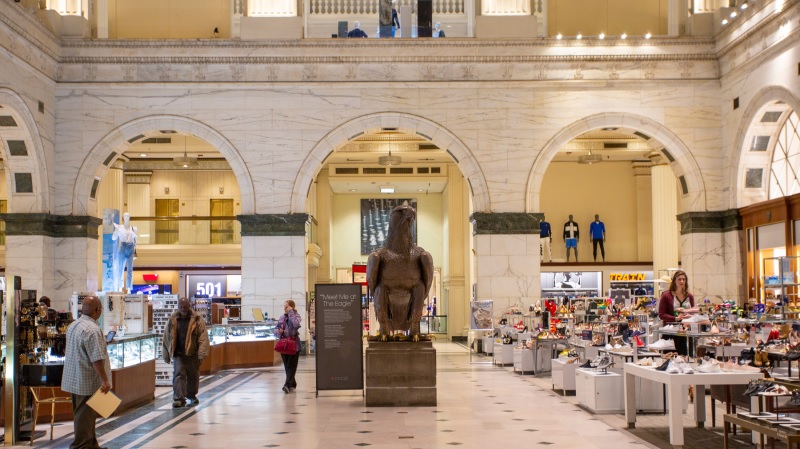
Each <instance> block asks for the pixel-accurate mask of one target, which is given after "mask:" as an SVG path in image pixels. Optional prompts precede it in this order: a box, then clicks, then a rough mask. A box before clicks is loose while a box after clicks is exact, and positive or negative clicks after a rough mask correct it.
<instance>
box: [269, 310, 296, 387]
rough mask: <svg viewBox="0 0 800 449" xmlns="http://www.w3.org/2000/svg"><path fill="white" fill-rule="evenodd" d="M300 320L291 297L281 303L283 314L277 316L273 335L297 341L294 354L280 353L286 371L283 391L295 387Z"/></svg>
mask: <svg viewBox="0 0 800 449" xmlns="http://www.w3.org/2000/svg"><path fill="white" fill-rule="evenodd" d="M301 323H302V321H301V319H300V314H299V313H297V308H296V306H295V304H294V301H292V300H291V299H289V300H287V301H285V302H284V303H283V315H281V317H280V318H278V325H277V326H276V327H275V336H276V337H278V338H284V337H288V338H293V339H294V340H295V341H296V342H297V352H296V353H294V354H281V359H283V369H284V370H285V371H286V381H285V382H284V383H283V388H281V389H282V390H283V392H284V393H289V392H290V391H294V389H295V388H297V380H296V379H295V374H296V373H297V362H298V361H299V360H300V333H299V330H300V325H301Z"/></svg>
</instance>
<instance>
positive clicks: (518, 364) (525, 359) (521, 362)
mask: <svg viewBox="0 0 800 449" xmlns="http://www.w3.org/2000/svg"><path fill="white" fill-rule="evenodd" d="M533 368H534V367H533V349H524V348H517V347H515V348H514V371H515V372H516V371H520V372H521V373H522V374H525V371H528V372H531V373H532V372H533Z"/></svg>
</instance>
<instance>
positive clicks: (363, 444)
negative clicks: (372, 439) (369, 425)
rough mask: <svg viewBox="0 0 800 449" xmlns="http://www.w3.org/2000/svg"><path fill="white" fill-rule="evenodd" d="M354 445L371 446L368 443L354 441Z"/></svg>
mask: <svg viewBox="0 0 800 449" xmlns="http://www.w3.org/2000/svg"><path fill="white" fill-rule="evenodd" d="M356 446H372V445H371V444H369V443H356Z"/></svg>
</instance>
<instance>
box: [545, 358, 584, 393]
mask: <svg viewBox="0 0 800 449" xmlns="http://www.w3.org/2000/svg"><path fill="white" fill-rule="evenodd" d="M550 363H551V368H552V372H551V373H550V375H551V379H552V382H553V390H561V392H562V393H563V394H567V391H575V369H577V368H578V365H579V363H578V362H577V361H575V362H572V363H567V362H566V361H565V360H559V359H553V360H552V361H551V362H550Z"/></svg>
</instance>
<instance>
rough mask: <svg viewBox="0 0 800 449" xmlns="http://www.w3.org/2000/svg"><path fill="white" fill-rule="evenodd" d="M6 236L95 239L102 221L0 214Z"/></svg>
mask: <svg viewBox="0 0 800 449" xmlns="http://www.w3.org/2000/svg"><path fill="white" fill-rule="evenodd" d="M0 219H2V220H4V221H5V223H6V235H7V236H11V235H45V236H48V237H59V238H75V237H83V238H91V239H97V238H98V236H99V227H100V225H101V224H103V220H102V219H101V218H97V217H89V216H75V215H51V214H0Z"/></svg>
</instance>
